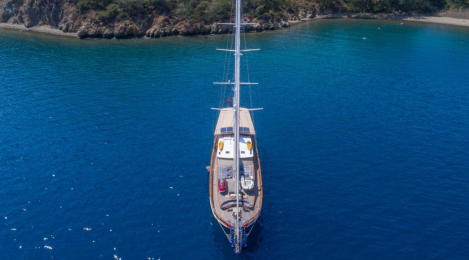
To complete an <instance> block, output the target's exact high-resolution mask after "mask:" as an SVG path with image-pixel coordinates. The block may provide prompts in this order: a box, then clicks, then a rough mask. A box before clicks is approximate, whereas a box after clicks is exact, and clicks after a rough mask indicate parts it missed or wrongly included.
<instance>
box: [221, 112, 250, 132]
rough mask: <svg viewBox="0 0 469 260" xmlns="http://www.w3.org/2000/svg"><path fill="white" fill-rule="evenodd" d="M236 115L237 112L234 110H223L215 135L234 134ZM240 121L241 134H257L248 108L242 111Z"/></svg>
mask: <svg viewBox="0 0 469 260" xmlns="http://www.w3.org/2000/svg"><path fill="white" fill-rule="evenodd" d="M234 115H235V112H234V109H233V108H223V109H222V110H220V116H219V117H218V122H217V127H216V128H215V135H219V134H224V133H227V134H228V133H233V127H234ZM239 121H240V123H239V127H240V134H245V135H255V134H256V132H255V130H254V125H253V123H252V119H251V114H250V113H249V110H247V109H246V108H241V109H240V111H239Z"/></svg>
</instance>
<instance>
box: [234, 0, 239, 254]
mask: <svg viewBox="0 0 469 260" xmlns="http://www.w3.org/2000/svg"><path fill="white" fill-rule="evenodd" d="M235 31H236V36H235V54H234V55H235V75H234V76H235V77H234V80H235V84H234V94H235V98H234V101H233V108H234V110H235V120H234V121H235V125H234V136H235V144H236V145H235V147H234V149H235V151H234V170H235V173H236V220H235V232H236V235H235V237H236V245H235V252H236V253H239V252H240V251H241V237H240V217H239V195H240V194H239V193H240V190H239V181H240V180H239V174H240V170H239V168H240V167H239V110H240V105H241V100H240V96H241V95H240V90H239V86H240V84H239V74H240V73H239V70H240V64H239V63H240V58H241V57H240V56H241V50H240V48H241V0H236V23H235Z"/></svg>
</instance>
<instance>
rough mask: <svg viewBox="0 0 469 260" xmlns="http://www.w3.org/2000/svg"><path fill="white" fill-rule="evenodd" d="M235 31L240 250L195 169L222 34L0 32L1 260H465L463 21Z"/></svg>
mask: <svg viewBox="0 0 469 260" xmlns="http://www.w3.org/2000/svg"><path fill="white" fill-rule="evenodd" d="M378 27H380V29H378ZM247 39H248V42H249V47H260V48H261V49H262V51H261V52H258V53H252V54H250V55H249V67H250V75H251V80H252V81H257V82H260V83H261V84H260V85H259V86H255V87H253V89H252V98H253V104H254V106H255V107H263V108H264V110H263V111H261V112H256V114H255V124H256V130H257V134H258V136H257V140H258V143H259V153H260V156H261V163H262V168H263V183H264V204H263V212H262V217H261V219H260V221H259V223H258V224H257V226H256V229H255V231H254V233H253V234H251V236H250V238H249V248H248V250H247V251H246V252H244V253H243V254H242V255H240V256H236V255H235V254H234V252H233V250H232V249H231V247H230V245H229V243H228V241H227V239H226V238H225V237H224V236H223V234H222V232H221V229H220V227H219V226H218V224H217V222H216V221H215V220H214V218H213V217H212V214H211V211H210V206H209V200H208V174H207V172H206V170H205V166H207V165H209V163H210V152H211V145H212V141H213V128H214V126H215V120H216V117H215V116H216V115H215V113H214V112H213V111H211V110H210V108H211V107H216V106H217V105H218V102H219V99H220V90H219V87H218V86H212V84H211V83H212V82H213V81H220V80H221V79H222V74H223V63H224V59H225V54H224V53H221V52H216V51H215V48H216V47H222V48H223V47H226V42H227V36H206V37H193V38H167V39H157V40H155V39H152V40H144V39H138V40H125V41H116V40H77V39H69V38H59V37H53V36H44V35H38V34H31V33H26V32H12V31H0V258H1V259H50V258H54V259H101V258H103V259H113V258H114V257H117V258H122V259H147V258H150V259H153V258H154V259H187V258H191V259H233V258H246V259H254V258H261V259H305V258H306V259H468V257H469V247H468V245H469V149H468V147H469V29H465V28H456V27H448V26H439V25H429V24H411V23H406V24H405V25H404V26H399V24H398V23H397V22H381V21H351V20H334V21H315V22H310V23H304V24H301V25H297V26H294V27H292V28H290V29H287V30H283V31H278V32H268V33H261V34H248V35H247ZM244 93H247V92H246V91H245V92H244ZM223 98H224V97H223ZM244 100H246V101H247V100H248V98H247V97H246V96H245V99H244ZM245 105H247V106H249V105H250V104H249V102H248V101H247V102H246V103H245ZM170 187H172V189H171V188H170ZM85 229H91V230H85ZM44 246H49V247H51V248H52V249H51V250H50V249H47V248H44Z"/></svg>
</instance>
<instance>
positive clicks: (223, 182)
mask: <svg viewBox="0 0 469 260" xmlns="http://www.w3.org/2000/svg"><path fill="white" fill-rule="evenodd" d="M218 190H219V191H220V192H225V191H226V180H225V179H223V180H222V179H219V180H218Z"/></svg>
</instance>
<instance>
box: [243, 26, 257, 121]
mask: <svg viewBox="0 0 469 260" xmlns="http://www.w3.org/2000/svg"><path fill="white" fill-rule="evenodd" d="M243 30H244V33H243V37H244V48H245V49H246V50H247V49H248V47H247V41H246V29H245V28H244V27H243ZM245 55H246V74H247V76H248V82H251V75H250V74H249V59H248V58H249V55H248V52H246V54H245ZM249 100H250V102H251V108H253V105H252V87H251V85H249ZM254 114H255V113H251V117H252V123H253V124H254V125H255V123H256V121H255V119H254Z"/></svg>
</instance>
